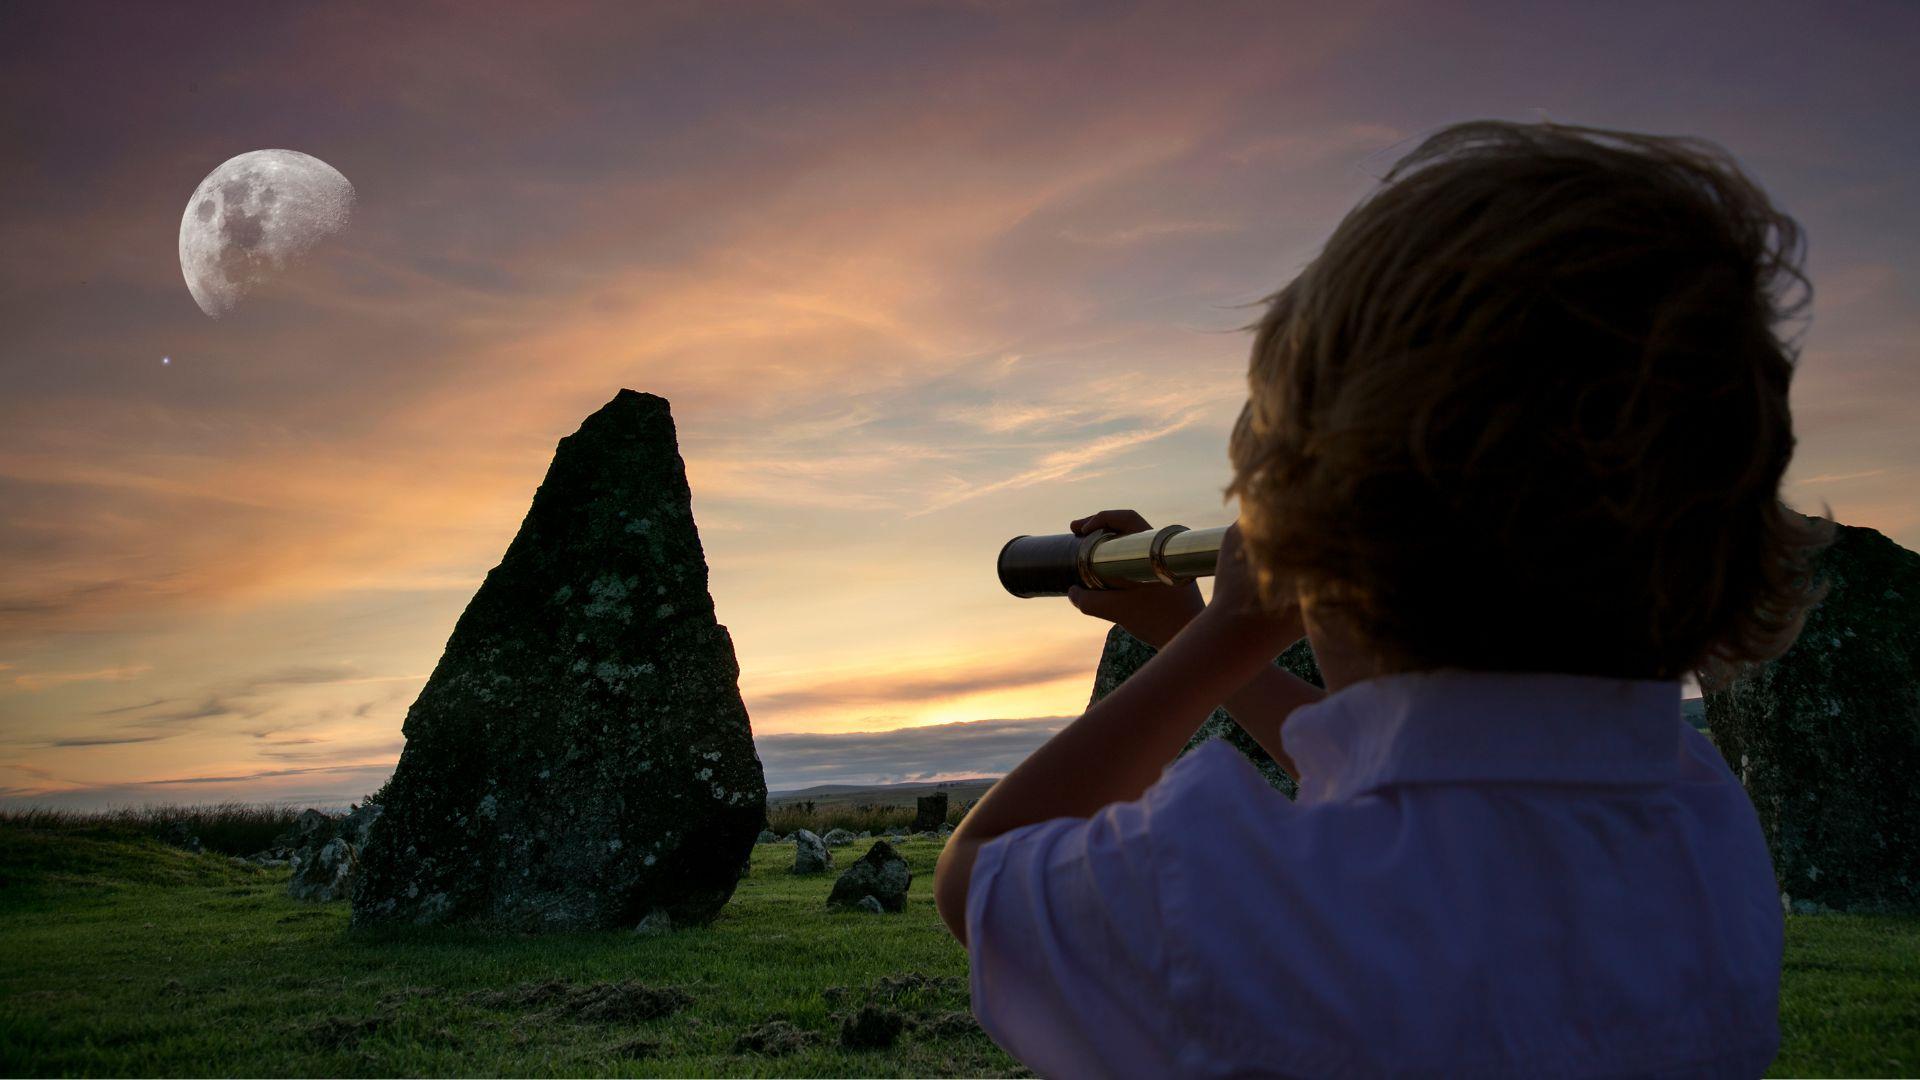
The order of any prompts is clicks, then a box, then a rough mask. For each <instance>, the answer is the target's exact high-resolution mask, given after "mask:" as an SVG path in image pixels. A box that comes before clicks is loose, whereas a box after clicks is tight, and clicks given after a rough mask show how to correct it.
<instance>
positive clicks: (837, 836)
mask: <svg viewBox="0 0 1920 1080" xmlns="http://www.w3.org/2000/svg"><path fill="white" fill-rule="evenodd" d="M820 839H821V841H822V842H824V843H825V844H826V845H827V846H828V847H846V846H847V845H848V844H851V843H853V834H852V833H850V832H848V831H847V830H845V829H829V830H827V835H825V836H823V837H821V838H820Z"/></svg>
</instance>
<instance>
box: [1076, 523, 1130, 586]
mask: <svg viewBox="0 0 1920 1080" xmlns="http://www.w3.org/2000/svg"><path fill="white" fill-rule="evenodd" d="M1119 535H1120V534H1119V533H1117V532H1114V531H1113V530H1112V529H1100V530H1098V531H1096V532H1090V533H1088V534H1087V535H1086V536H1084V537H1082V538H1081V540H1080V547H1079V550H1078V551H1076V552H1075V553H1074V560H1073V565H1074V568H1075V569H1076V570H1078V571H1079V572H1080V584H1081V585H1083V586H1085V587H1087V588H1089V589H1110V588H1112V587H1113V586H1111V585H1108V584H1107V583H1106V582H1104V581H1102V580H1100V575H1099V574H1096V573H1094V570H1093V551H1094V549H1095V548H1097V547H1099V546H1100V545H1101V544H1104V543H1106V542H1107V541H1108V540H1111V539H1113V538H1114V537H1116V536H1119Z"/></svg>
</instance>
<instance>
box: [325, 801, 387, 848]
mask: <svg viewBox="0 0 1920 1080" xmlns="http://www.w3.org/2000/svg"><path fill="white" fill-rule="evenodd" d="M378 820H380V804H379V803H371V802H370V803H363V804H362V805H360V806H356V807H354V808H353V811H352V812H351V813H349V814H348V815H347V816H346V818H345V819H344V820H342V821H341V822H340V826H339V832H338V833H336V835H339V836H344V837H346V839H347V843H349V844H352V845H353V849H354V850H355V851H364V850H366V847H367V834H368V833H370V832H372V831H373V823H374V822H376V821H378Z"/></svg>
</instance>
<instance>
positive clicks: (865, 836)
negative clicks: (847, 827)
mask: <svg viewBox="0 0 1920 1080" xmlns="http://www.w3.org/2000/svg"><path fill="white" fill-rule="evenodd" d="M854 839H855V840H871V839H873V830H872V829H861V830H860V835H859V836H856V837H854Z"/></svg>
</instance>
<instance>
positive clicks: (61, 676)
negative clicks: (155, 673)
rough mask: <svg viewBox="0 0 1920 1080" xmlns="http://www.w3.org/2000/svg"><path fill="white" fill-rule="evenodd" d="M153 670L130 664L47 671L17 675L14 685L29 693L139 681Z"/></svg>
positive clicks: (147, 665)
mask: <svg viewBox="0 0 1920 1080" xmlns="http://www.w3.org/2000/svg"><path fill="white" fill-rule="evenodd" d="M152 670H153V665H151V664H130V665H125V666H122V667H110V668H100V669H98V670H96V671H47V672H40V673H38V674H32V675H15V676H14V677H13V685H15V686H17V687H19V688H21V689H22V690H26V691H29V692H37V691H40V690H46V689H50V688H52V687H55V686H66V685H67V684H69V683H84V682H126V681H127V680H129V679H137V678H139V677H140V676H142V675H145V674H146V673H147V672H149V671H152Z"/></svg>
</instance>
